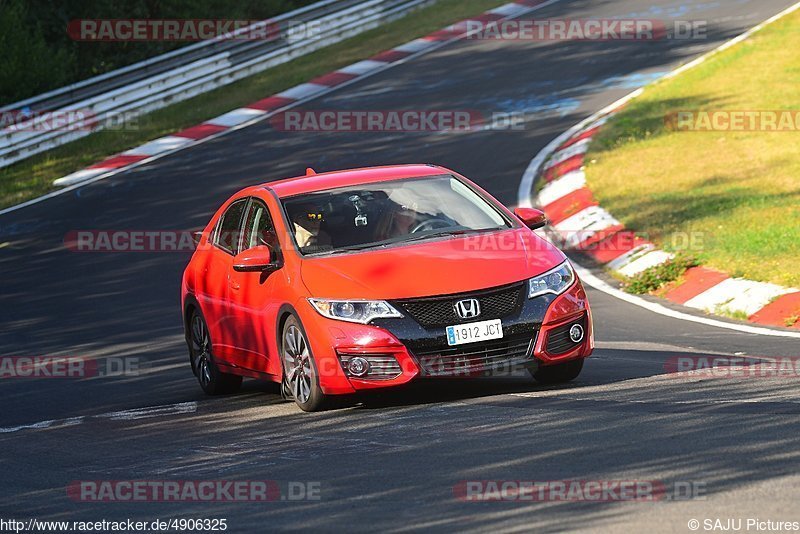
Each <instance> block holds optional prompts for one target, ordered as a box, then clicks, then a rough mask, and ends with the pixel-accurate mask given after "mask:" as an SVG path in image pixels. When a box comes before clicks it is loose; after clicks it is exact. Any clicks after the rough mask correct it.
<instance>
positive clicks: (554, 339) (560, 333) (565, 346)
mask: <svg viewBox="0 0 800 534" xmlns="http://www.w3.org/2000/svg"><path fill="white" fill-rule="evenodd" d="M575 324H579V325H581V326H582V327H583V328H584V332H585V330H586V321H585V320H584V319H581V320H580V321H572V322H569V323H567V324H565V325H563V326H559V327H558V328H555V329H553V330H551V331H550V333H549V334H547V352H548V353H550V354H564V353H565V352H569V351H571V350H572V349H574V348H575V347H577V346H578V345H580V344H581V343H582V342H583V340H581V341H579V342H578V343H575V342H574V341H572V340H571V339H570V337H569V329H570V328H572V326H573V325H575Z"/></svg>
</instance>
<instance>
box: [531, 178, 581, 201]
mask: <svg viewBox="0 0 800 534" xmlns="http://www.w3.org/2000/svg"><path fill="white" fill-rule="evenodd" d="M583 187H586V175H585V174H584V173H583V171H572V172H568V173H567V174H565V175H564V176H562V177H561V178H559V179H558V180H553V181H552V182H550V183H549V184H547V185H546V186H544V187H543V188H542V190H541V191H539V196H538V198H537V199H536V202H537V204H539V205H540V206H548V205H550V204H552V203H553V202H555V201H556V200H559V199H561V198H564V197H565V196H567V195H569V194H570V193H574V192H575V191H577V190H578V189H581V188H583Z"/></svg>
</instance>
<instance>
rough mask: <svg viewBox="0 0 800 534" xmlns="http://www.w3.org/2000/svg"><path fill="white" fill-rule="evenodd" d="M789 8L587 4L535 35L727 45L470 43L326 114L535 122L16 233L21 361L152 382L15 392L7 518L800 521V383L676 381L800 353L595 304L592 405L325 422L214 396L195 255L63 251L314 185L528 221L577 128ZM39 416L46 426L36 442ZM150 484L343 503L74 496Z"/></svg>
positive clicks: (321, 158) (311, 153) (254, 401)
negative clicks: (377, 171)
mask: <svg viewBox="0 0 800 534" xmlns="http://www.w3.org/2000/svg"><path fill="white" fill-rule="evenodd" d="M498 3H499V2H498ZM791 3H792V1H791V0H719V1H713V0H685V1H675V0H653V1H652V2H647V1H644V0H596V1H589V0H573V1H569V0H563V1H560V2H557V3H555V4H553V5H551V6H549V7H546V8H544V9H542V10H541V11H539V12H537V13H536V17H537V18H550V17H552V18H556V17H561V18H570V19H580V18H611V17H629V18H659V17H662V18H665V17H670V18H683V19H686V20H708V21H709V32H708V38H707V39H704V40H660V41H647V42H619V41H616V42H594V43H590V42H548V43H542V42H539V43H534V42H527V41H461V42H458V43H454V44H451V45H449V46H446V47H444V48H442V49H439V50H437V51H434V52H432V53H430V54H428V55H424V56H422V57H419V58H416V59H414V60H412V61H409V62H407V63H404V64H402V65H399V66H397V67H395V68H392V69H389V70H387V71H385V72H382V73H380V74H378V75H376V76H373V77H371V78H369V79H367V80H364V81H362V82H359V83H356V84H353V85H350V86H348V87H345V88H343V89H342V90H340V91H336V92H333V93H331V94H329V95H327V96H325V97H323V98H320V99H318V100H315V101H312V102H310V103H308V104H306V105H305V106H304V108H305V109H309V110H323V109H324V110H329V109H334V110H337V109H353V110H396V109H409V110H436V109H469V110H480V111H484V112H489V113H490V112H493V111H501V112H525V113H527V114H528V116H529V118H530V119H531V120H529V121H528V122H526V123H525V128H524V129H522V130H509V131H476V132H467V133H449V134H448V133H430V132H429V133H374V132H372V133H357V132H349V133H348V132H338V133H322V132H320V133H308V132H304V133H293V132H279V131H276V130H275V129H273V128H272V127H271V126H270V124H269V122H265V123H259V124H256V125H253V126H250V127H248V128H244V129H242V130H238V131H235V132H232V133H231V134H229V135H226V136H223V137H220V138H218V139H215V140H213V141H211V142H208V143H205V144H202V145H199V146H197V147H194V148H190V149H188V150H185V151H181V152H178V153H176V154H173V155H171V156H168V157H165V158H162V159H160V160H158V161H156V162H153V163H151V164H148V165H144V166H142V167H139V168H136V169H134V170H132V171H128V172H123V173H121V174H119V175H116V176H114V177H112V178H109V179H107V180H103V181H100V182H97V183H94V184H92V185H89V186H87V187H83V188H80V189H77V190H76V191H73V192H70V193H67V194H64V195H61V196H58V197H55V198H51V199H49V200H46V201H44V202H41V203H38V204H35V205H32V206H29V207H27V208H24V209H21V210H18V211H15V212H11V213H8V214H5V215H2V216H0V243H1V244H2V248H0V271H1V272H2V282H1V283H2V306H0V352H1V353H0V356H42V355H72V356H81V357H89V358H108V357H119V358H126V359H133V360H134V361H138V362H140V363H141V366H142V368H143V369H142V371H141V372H140V373H139V374H138V376H123V377H105V378H86V379H80V380H78V379H68V378H65V379H13V380H12V379H9V380H3V381H0V391H2V393H1V394H0V395H1V396H0V398H2V416H1V417H0V427H2V430H3V432H2V433H0V449H2V451H3V452H2V455H0V472H2V475H0V517H15V518H17V519H23V518H30V517H36V518H39V519H46V518H53V519H55V518H58V519H69V520H100V519H126V518H132V519H138V520H143V521H152V520H154V519H157V518H159V519H170V518H176V517H195V518H227V519H228V524H229V530H230V531H232V532H245V531H267V530H268V531H275V530H289V529H300V528H303V529H311V528H314V529H317V530H319V531H328V530H334V529H336V530H342V529H345V528H346V529H348V530H350V531H366V530H370V531H371V530H377V529H393V530H407V529H408V530H411V529H416V528H425V529H432V530H442V531H452V530H455V529H458V530H481V531H486V530H496V531H511V530H526V531H528V530H537V531H542V532H548V531H552V532H555V531H564V530H583V531H592V532H597V531H607V530H613V531H640V530H644V529H647V530H652V531H658V532H661V531H674V532H686V531H688V527H687V522H688V521H689V520H690V519H694V518H696V519H699V520H700V521H702V520H703V519H706V518H713V519H716V518H722V519H723V520H727V518H742V519H745V520H746V519H747V518H751V517H752V518H760V519H762V520H767V519H771V520H800V511H798V510H797V507H796V502H797V496H798V490H797V489H796V488H797V487H798V485H799V484H800V476H798V472H800V450H799V449H798V448H797V441H796V437H797V435H798V432H799V431H800V393H799V392H798V388H797V383H796V382H795V381H793V380H791V379H788V380H787V379H770V378H725V379H708V378H703V379H701V378H675V377H672V376H668V375H667V374H665V365H666V363H667V362H668V361H669V360H670V358H674V357H677V356H685V355H695V354H719V355H729V356H732V355H742V354H743V355H750V356H800V342H798V340H797V339H792V338H781V337H770V336H761V335H755V334H746V333H741V332H737V331H734V330H727V329H721V328H715V327H712V326H706V325H702V324H697V323H690V322H686V321H682V320H678V319H672V318H668V317H664V316H662V315H657V314H654V313H652V312H650V311H647V310H644V309H642V308H639V307H636V306H633V305H631V304H628V303H625V302H622V301H619V300H616V299H614V298H612V297H610V296H608V295H606V294H603V293H599V292H597V291H594V290H590V291H589V296H590V300H591V303H592V305H593V311H594V316H595V321H596V339H597V344H598V349H597V350H596V352H595V355H594V356H593V357H592V358H590V359H589V360H588V361H587V365H586V367H585V368H584V372H583V374H582V375H581V376H580V378H579V379H578V380H577V381H576V382H574V383H573V384H571V385H569V386H565V387H555V388H554V387H545V386H539V385H536V384H535V383H534V382H533V381H532V380H530V379H526V378H520V377H509V378H494V379H487V380H481V381H462V380H458V381H444V382H438V381H437V382H427V383H419V382H418V383H417V384H415V385H414V386H413V387H410V388H407V389H403V390H399V391H393V392H391V393H385V394H382V395H380V396H372V397H366V398H364V399H362V400H363V402H362V403H360V404H357V405H355V406H352V407H348V408H343V409H339V410H333V411H328V412H323V413H315V414H305V413H302V412H300V410H299V409H297V408H296V406H295V405H294V404H293V403H286V402H283V401H281V399H280V397H279V395H278V391H277V387H274V386H272V385H268V384H260V383H256V382H252V381H249V382H246V384H245V387H244V388H243V391H242V392H241V393H240V394H238V395H235V396H232V397H224V398H213V399H212V398H207V397H205V396H204V395H203V394H202V392H201V390H200V388H199V386H198V385H197V383H196V381H195V379H194V377H193V376H192V375H191V371H190V370H189V366H188V360H187V356H186V348H185V345H184V342H183V337H182V327H181V318H180V310H179V282H180V274H181V272H182V270H183V268H184V266H185V264H186V262H187V260H188V258H189V253H188V252H162V253H156V252H151V253H132V252H131V253H79V252H70V251H68V250H65V249H64V247H63V239H64V236H65V234H66V233H67V232H69V231H71V230H103V229H122V230H185V229H196V228H201V227H202V226H204V225H205V224H206V222H207V221H208V219H209V217H210V215H211V213H212V212H213V211H214V210H215V209H216V208H217V207H218V206H219V204H220V203H221V202H223V201H224V200H225V199H226V198H227V197H228V196H229V195H230V194H232V193H233V192H234V191H236V190H237V189H239V188H242V187H244V186H245V185H249V184H253V183H256V182H262V181H269V180H274V179H278V178H282V177H286V176H292V175H298V174H302V173H303V172H304V169H305V168H306V167H307V166H312V167H314V168H315V169H317V170H318V171H327V170H333V169H340V168H351V167H360V166H368V165H378V164H391V163H407V162H435V163H439V164H442V165H444V166H447V167H452V168H454V169H456V170H458V171H460V172H462V173H463V174H465V175H466V176H468V177H470V178H472V179H474V180H475V181H477V182H478V183H479V184H481V185H482V186H483V187H485V188H487V189H488V190H489V191H490V192H492V193H493V194H494V195H496V196H497V197H498V198H499V199H500V200H501V201H503V202H505V203H507V204H508V205H514V204H515V203H516V195H517V189H518V187H519V181H520V177H521V175H522V173H523V171H524V169H525V167H526V165H527V164H528V162H529V161H530V159H531V158H532V157H533V156H534V155H535V154H536V153H537V152H538V151H539V150H540V149H541V148H542V147H544V146H545V145H546V144H547V143H548V142H549V141H550V140H552V139H553V138H554V137H556V136H557V135H558V134H560V133H561V132H563V131H564V130H566V129H567V128H569V127H570V126H572V125H573V124H575V123H577V122H578V121H580V120H581V119H582V118H584V117H587V116H589V115H590V114H592V113H593V112H594V111H596V110H598V109H600V108H601V107H603V106H606V105H608V104H609V103H611V102H613V101H615V100H616V99H618V98H620V97H621V96H623V95H625V94H627V93H628V92H630V91H631V90H633V89H634V88H636V87H638V86H640V85H642V84H644V83H646V82H647V81H649V80H651V79H653V78H654V77H657V76H658V75H660V74H662V73H664V72H666V71H669V70H671V69H672V68H674V67H675V66H677V65H678V64H680V63H683V62H686V61H687V60H689V59H691V58H692V57H695V56H697V55H699V54H700V53H702V52H703V51H706V50H709V49H711V48H713V47H715V46H717V45H718V44H720V43H721V42H723V41H725V40H727V39H729V38H732V37H733V36H735V35H737V34H739V33H741V32H743V31H745V30H746V29H748V28H749V27H751V26H754V25H755V24H757V23H759V22H761V21H762V20H764V19H766V18H768V17H770V16H772V15H774V14H775V13H778V12H779V11H781V10H782V9H784V8H786V7H788V6H789V5H790V4H791ZM754 75H756V74H754ZM265 96H266V95H265ZM174 405H177V406H174ZM162 406H167V407H166V408H162V409H159V410H157V411H152V410H149V408H151V407H162ZM140 409H141V410H140ZM130 410H135V411H133V412H131V411H130ZM120 411H122V412H123V413H122V414H116V415H109V414H111V413H112V412H120ZM40 422H48V423H42V424H40V425H39V426H40V427H42V428H31V427H26V425H33V424H35V423H40ZM129 479H130V480H166V479H169V480H218V479H223V480H275V481H278V482H279V484H281V485H283V484H287V483H288V482H290V481H301V482H319V484H320V498H319V499H318V500H303V501H298V502H288V501H280V500H279V501H277V502H271V503H248V502H236V503H230V502H220V503H204V504H193V503H185V502H184V503H140V502H128V503H87V502H75V501H74V500H72V499H70V498H69V497H68V496H67V491H66V488H67V486H69V484H70V483H71V482H72V481H76V480H129ZM466 480H478V481H480V480H598V481H601V480H649V481H653V480H657V481H663V482H664V483H665V484H667V486H668V487H669V486H670V484H674V483H676V482H684V483H692V484H695V485H696V486H698V487H702V488H704V492H703V495H702V497H703V498H702V499H689V500H670V499H666V500H662V501H659V502H569V501H551V502H480V503H479V502H464V501H461V500H459V499H457V498H456V497H455V495H454V487H455V486H456V485H457V484H459V482H462V481H466Z"/></svg>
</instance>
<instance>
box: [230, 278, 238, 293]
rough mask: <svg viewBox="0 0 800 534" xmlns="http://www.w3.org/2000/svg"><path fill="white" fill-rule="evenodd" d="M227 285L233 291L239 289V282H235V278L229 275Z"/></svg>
mask: <svg viewBox="0 0 800 534" xmlns="http://www.w3.org/2000/svg"><path fill="white" fill-rule="evenodd" d="M228 285H229V286H230V287H231V289H233V290H234V291H238V290H239V287H240V286H239V282H237V281H236V280H234V279H233V278H231V277H228Z"/></svg>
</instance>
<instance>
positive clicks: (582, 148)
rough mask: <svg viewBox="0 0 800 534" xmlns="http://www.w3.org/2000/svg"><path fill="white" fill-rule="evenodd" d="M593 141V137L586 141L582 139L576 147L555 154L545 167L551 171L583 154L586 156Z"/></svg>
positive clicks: (572, 146) (569, 147)
mask: <svg viewBox="0 0 800 534" xmlns="http://www.w3.org/2000/svg"><path fill="white" fill-rule="evenodd" d="M591 141H592V138H591V137H589V138H586V139H581V140H580V141H578V142H577V143H575V144H574V145H570V146H568V147H567V148H565V149H564V150H560V151H558V152H555V153H554V154H553V155H552V156H551V157H550V159H549V160H548V161H547V164H546V165H545V166H544V168H545V169H550V168H553V167H555V166H556V165H558V164H559V163H563V162H565V161H567V160H568V159H569V158H571V157H574V156H580V155H581V154H586V151H587V150H589V143H591Z"/></svg>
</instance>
